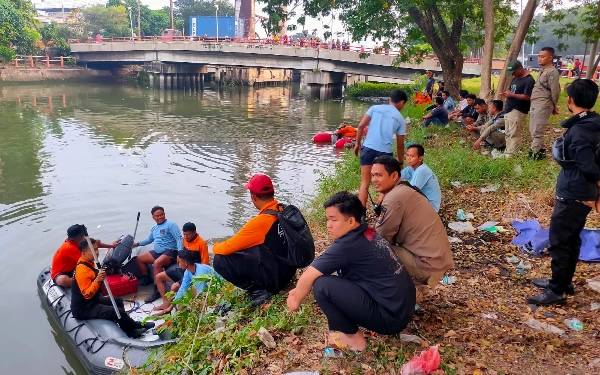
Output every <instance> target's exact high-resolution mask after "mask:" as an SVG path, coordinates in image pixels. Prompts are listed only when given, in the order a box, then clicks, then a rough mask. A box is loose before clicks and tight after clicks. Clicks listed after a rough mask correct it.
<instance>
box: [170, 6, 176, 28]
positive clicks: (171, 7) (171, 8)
mask: <svg viewBox="0 0 600 375" xmlns="http://www.w3.org/2000/svg"><path fill="white" fill-rule="evenodd" d="M169 7H170V10H171V30H173V29H174V28H175V27H173V25H174V24H173V0H171V2H170V6H169Z"/></svg>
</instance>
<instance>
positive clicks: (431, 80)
mask: <svg viewBox="0 0 600 375" xmlns="http://www.w3.org/2000/svg"><path fill="white" fill-rule="evenodd" d="M434 84H435V79H434V78H433V72H432V71H430V70H428V71H427V84H426V86H425V91H426V92H427V93H428V94H429V97H430V98H433V85H434Z"/></svg>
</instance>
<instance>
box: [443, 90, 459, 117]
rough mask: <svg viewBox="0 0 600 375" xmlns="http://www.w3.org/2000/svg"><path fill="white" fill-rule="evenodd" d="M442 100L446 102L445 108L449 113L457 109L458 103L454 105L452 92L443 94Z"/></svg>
mask: <svg viewBox="0 0 600 375" xmlns="http://www.w3.org/2000/svg"><path fill="white" fill-rule="evenodd" d="M442 99H443V100H444V108H446V111H448V113H450V112H452V111H454V110H455V109H456V103H454V100H453V99H452V98H451V97H450V91H444V92H442Z"/></svg>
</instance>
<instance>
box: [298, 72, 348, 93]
mask: <svg viewBox="0 0 600 375" xmlns="http://www.w3.org/2000/svg"><path fill="white" fill-rule="evenodd" d="M302 82H303V83H304V84H305V85H306V86H307V87H308V90H309V97H311V98H319V99H321V100H325V99H328V98H330V97H339V96H341V95H342V88H343V86H344V83H345V82H346V75H345V74H344V73H335V72H312V71H305V72H303V73H302Z"/></svg>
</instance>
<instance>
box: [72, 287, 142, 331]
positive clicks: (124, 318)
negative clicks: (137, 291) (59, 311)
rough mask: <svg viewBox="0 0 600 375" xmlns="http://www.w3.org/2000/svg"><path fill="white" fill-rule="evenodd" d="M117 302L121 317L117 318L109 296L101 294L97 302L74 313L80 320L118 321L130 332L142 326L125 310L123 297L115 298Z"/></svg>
mask: <svg viewBox="0 0 600 375" xmlns="http://www.w3.org/2000/svg"><path fill="white" fill-rule="evenodd" d="M115 302H116V304H117V306H118V307H119V313H120V314H121V319H118V318H117V313H116V312H115V308H114V307H113V305H112V303H111V302H110V298H109V297H105V296H100V298H99V299H98V301H97V303H95V304H93V305H92V306H90V307H88V308H86V309H84V310H83V311H81V312H78V313H77V314H73V315H74V316H75V318H77V319H80V320H85V319H106V320H112V321H113V322H115V323H117V324H118V325H119V327H121V329H122V330H123V331H124V332H125V333H130V332H131V331H133V330H134V329H136V328H141V325H140V323H138V322H136V321H135V320H133V319H131V318H130V317H129V315H127V313H126V312H125V307H124V306H123V300H122V299H121V298H115Z"/></svg>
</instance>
